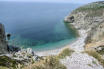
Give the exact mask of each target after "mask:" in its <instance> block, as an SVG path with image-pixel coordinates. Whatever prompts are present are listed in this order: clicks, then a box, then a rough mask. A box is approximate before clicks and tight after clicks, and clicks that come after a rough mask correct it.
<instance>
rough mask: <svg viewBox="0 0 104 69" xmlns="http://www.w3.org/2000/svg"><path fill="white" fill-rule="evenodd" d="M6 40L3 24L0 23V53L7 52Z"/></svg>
mask: <svg viewBox="0 0 104 69" xmlns="http://www.w3.org/2000/svg"><path fill="white" fill-rule="evenodd" d="M7 52H8V51H7V42H6V36H5V28H4V25H3V24H1V23H0V54H4V53H7Z"/></svg>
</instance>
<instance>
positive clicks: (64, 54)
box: [57, 48, 74, 59]
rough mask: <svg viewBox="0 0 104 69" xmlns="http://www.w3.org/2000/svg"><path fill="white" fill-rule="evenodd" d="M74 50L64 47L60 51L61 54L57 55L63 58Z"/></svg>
mask: <svg viewBox="0 0 104 69" xmlns="http://www.w3.org/2000/svg"><path fill="white" fill-rule="evenodd" d="M73 52H74V50H72V49H69V48H65V49H63V50H62V51H61V52H60V53H59V55H58V56H57V57H58V58H60V59H63V58H65V57H66V56H71V54H72V53H73Z"/></svg>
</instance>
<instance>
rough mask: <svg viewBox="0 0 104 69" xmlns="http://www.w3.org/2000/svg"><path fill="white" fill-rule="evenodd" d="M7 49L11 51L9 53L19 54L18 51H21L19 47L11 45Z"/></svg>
mask: <svg viewBox="0 0 104 69" xmlns="http://www.w3.org/2000/svg"><path fill="white" fill-rule="evenodd" d="M7 48H8V51H9V52H18V51H20V50H21V49H20V48H19V47H16V46H10V45H9V46H8V47H7Z"/></svg>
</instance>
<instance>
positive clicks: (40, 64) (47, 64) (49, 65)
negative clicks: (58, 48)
mask: <svg viewBox="0 0 104 69" xmlns="http://www.w3.org/2000/svg"><path fill="white" fill-rule="evenodd" d="M23 69H66V67H65V66H64V65H62V64H61V63H60V62H59V59H58V58H57V57H56V56H48V57H46V59H44V60H40V61H37V62H35V63H33V64H30V65H28V66H26V67H24V68H23Z"/></svg>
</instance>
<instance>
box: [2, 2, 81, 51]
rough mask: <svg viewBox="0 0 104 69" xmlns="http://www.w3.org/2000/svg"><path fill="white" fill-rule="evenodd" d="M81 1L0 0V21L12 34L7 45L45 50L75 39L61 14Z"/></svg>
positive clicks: (75, 36)
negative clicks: (36, 0)
mask: <svg viewBox="0 0 104 69" xmlns="http://www.w3.org/2000/svg"><path fill="white" fill-rule="evenodd" d="M79 6H81V4H71V3H47V2H12V1H10V2H8V1H7V2H6V1H5V2H3V1H0V23H2V24H4V26H5V30H6V34H11V38H10V40H7V41H8V43H9V45H12V46H18V47H21V48H32V49H33V50H34V51H45V50H52V49H56V48H61V47H64V46H65V45H67V44H70V43H72V42H73V41H74V40H76V39H77V35H76V33H75V31H74V30H73V29H72V28H71V27H70V26H68V25H69V24H67V23H64V18H65V17H66V16H68V15H69V14H70V13H71V12H72V11H73V10H74V9H76V8H78V7H79Z"/></svg>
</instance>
